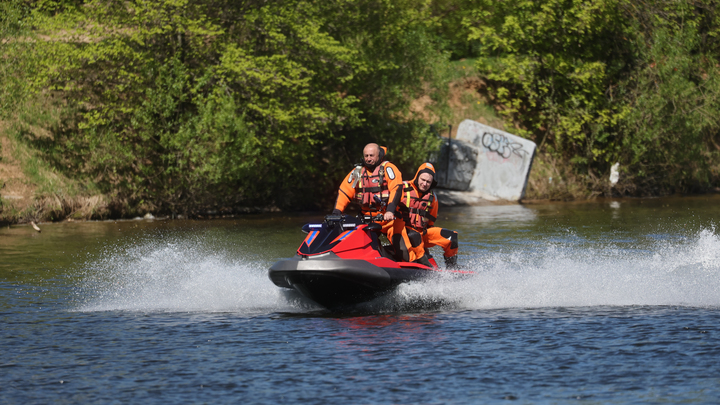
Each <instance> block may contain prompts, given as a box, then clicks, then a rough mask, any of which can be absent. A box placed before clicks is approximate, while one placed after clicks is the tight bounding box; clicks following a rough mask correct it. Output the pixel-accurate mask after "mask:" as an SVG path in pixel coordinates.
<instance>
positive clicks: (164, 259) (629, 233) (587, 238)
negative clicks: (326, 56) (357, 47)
mask: <svg viewBox="0 0 720 405" xmlns="http://www.w3.org/2000/svg"><path fill="white" fill-rule="evenodd" d="M719 203H720V196H703V197H685V198H668V199H643V200H615V201H610V200H608V201H596V202H590V203H579V204H567V203H557V204H543V205H541V204H537V205H501V206H484V207H464V208H452V209H450V208H444V209H442V210H441V214H440V217H439V219H438V225H442V226H444V227H446V228H450V229H455V230H457V231H458V232H459V233H460V237H461V239H460V262H461V264H463V265H465V266H466V268H469V269H472V270H474V271H475V272H476V274H475V275H474V276H472V277H470V278H467V279H462V280H452V279H448V280H445V279H439V280H432V281H426V282H422V283H414V284H407V285H403V286H401V287H400V288H399V289H398V290H397V291H396V292H395V293H394V294H393V295H392V296H391V297H389V298H387V299H384V300H379V301H378V302H374V303H371V304H369V305H367V306H365V307H362V308H358V309H356V310H354V311H351V312H345V313H329V312H326V311H323V310H322V309H319V308H316V307H313V306H312V305H311V304H309V303H307V302H305V301H303V300H302V299H301V298H299V297H297V296H295V295H293V294H286V293H283V292H282V291H280V289H278V288H277V287H275V286H274V285H273V284H272V283H271V282H270V281H269V279H268V277H267V269H268V267H269V266H270V265H271V264H272V263H274V262H275V261H276V260H278V259H281V258H284V257H289V256H292V255H293V254H294V251H295V249H296V248H297V246H298V245H299V244H300V242H301V241H302V239H303V237H304V234H302V233H301V231H300V227H301V226H302V225H303V224H304V223H305V222H309V221H311V220H315V221H316V220H319V219H320V218H321V216H318V215H290V216H289V215H272V216H247V217H241V218H235V219H229V220H210V221H160V220H155V221H117V222H115V221H109V222H91V223H58V224H42V225H41V227H42V232H41V233H37V232H35V231H33V230H32V228H30V227H29V226H14V227H11V228H4V229H1V230H0V320H1V321H2V325H1V328H2V329H1V331H0V403H3V404H6V403H7V404H15V403H17V404H32V403H36V404H47V403H54V404H62V403H163V404H164V403H218V402H219V403H239V402H243V403H245V402H249V403H302V404H327V403H363V404H366V403H424V404H445V403H457V404H465V403H473V404H474V403H520V404H524V403H549V404H558V403H560V404H561V403H572V404H576V403H580V404H628V403H663V404H664V403H681V402H682V403H693V404H697V403H720V327H719V325H720V237H719V236H718V231H717V230H716V226H717V223H718V221H719V220H720V204H719ZM434 254H435V256H436V257H439V256H441V255H442V252H441V251H434ZM440 262H442V260H440Z"/></svg>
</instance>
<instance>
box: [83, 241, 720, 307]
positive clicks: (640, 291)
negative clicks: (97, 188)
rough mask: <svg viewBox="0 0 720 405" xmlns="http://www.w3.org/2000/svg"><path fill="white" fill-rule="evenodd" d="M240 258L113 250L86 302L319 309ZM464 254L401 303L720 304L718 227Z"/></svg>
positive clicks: (192, 250) (167, 249) (191, 251)
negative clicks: (633, 240)
mask: <svg viewBox="0 0 720 405" xmlns="http://www.w3.org/2000/svg"><path fill="white" fill-rule="evenodd" d="M240 249H242V248H241V247H240ZM461 249H462V246H461ZM240 256H242V252H240V253H238V252H228V251H223V250H217V249H214V248H213V247H212V243H208V241H207V240H204V239H202V238H200V237H198V238H196V239H180V240H144V241H139V242H136V243H134V244H131V245H123V246H117V247H111V248H108V249H106V251H105V252H104V254H103V255H102V256H101V257H100V258H97V259H93V260H90V261H88V262H87V263H86V265H85V266H84V267H85V271H84V277H83V279H82V285H81V286H80V288H79V290H78V295H79V297H80V298H79V301H80V303H79V304H78V308H77V309H78V310H80V311H107V310H121V311H199V312H241V313H250V314H252V313H269V312H278V311H280V312H303V311H309V310H315V309H317V307H314V306H312V305H309V304H308V303H307V302H306V301H304V300H302V299H300V298H298V297H297V296H294V295H292V294H286V293H284V292H283V290H282V289H280V288H278V287H276V286H275V285H274V284H273V283H272V282H271V281H270V280H269V279H268V277H267V270H268V268H269V266H270V265H271V264H272V262H273V261H274V259H272V260H269V261H263V260H258V259H246V258H243V257H240ZM460 261H461V262H464V264H465V265H466V266H467V268H468V269H469V270H473V271H474V272H475V273H476V274H475V275H472V276H469V277H466V278H461V279H457V278H450V277H440V278H439V279H432V280H427V281H424V282H415V283H408V284H404V285H401V286H400V287H399V288H398V289H397V291H396V292H395V293H394V295H393V296H392V297H391V298H392V299H393V300H395V301H396V304H399V305H393V306H391V307H395V308H397V307H398V306H399V307H401V308H402V307H407V306H410V307H412V305H411V304H412V303H413V302H426V303H427V302H430V303H442V304H443V305H445V304H448V303H449V304H450V305H451V306H452V307H453V308H463V309H491V308H538V307H582V306H606V305H608V306H628V305H682V306H706V307H707V306H709V307H715V306H720V237H718V235H716V234H715V231H714V230H704V231H701V232H699V233H698V234H697V235H695V236H693V237H689V238H679V239H673V240H671V241H670V240H665V241H658V242H654V245H652V246H643V247H638V248H632V247H627V246H618V245H612V244H610V245H607V246H598V245H595V247H592V248H588V247H587V246H583V247H579V246H578V245H577V244H574V243H571V242H568V243H567V244H563V243H562V242H557V241H552V242H538V243H536V244H535V245H533V246H532V247H519V246H517V245H514V246H513V247H510V248H508V249H507V250H501V251H493V252H477V253H475V254H473V255H463V256H461V258H460Z"/></svg>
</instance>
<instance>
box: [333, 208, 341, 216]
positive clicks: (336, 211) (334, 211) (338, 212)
mask: <svg viewBox="0 0 720 405" xmlns="http://www.w3.org/2000/svg"><path fill="white" fill-rule="evenodd" d="M330 215H342V211H340V210H339V209H337V208H335V209H334V210H333V211H332V214H330Z"/></svg>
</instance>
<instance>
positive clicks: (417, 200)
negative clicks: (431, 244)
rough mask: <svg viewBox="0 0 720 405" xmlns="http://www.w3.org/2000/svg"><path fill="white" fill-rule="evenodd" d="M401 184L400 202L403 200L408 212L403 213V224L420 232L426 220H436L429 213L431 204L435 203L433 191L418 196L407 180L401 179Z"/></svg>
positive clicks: (424, 227)
mask: <svg viewBox="0 0 720 405" xmlns="http://www.w3.org/2000/svg"><path fill="white" fill-rule="evenodd" d="M403 185H404V187H403V197H402V202H404V203H405V206H406V207H407V208H408V212H407V213H405V215H403V219H404V220H405V225H406V226H410V227H412V228H414V229H415V230H417V231H420V232H422V231H425V230H426V229H427V226H428V222H430V221H432V222H435V221H436V220H437V218H435V217H434V216H432V215H430V212H431V211H432V205H433V204H435V201H436V200H437V198H436V197H435V193H434V192H432V191H431V192H429V193H425V195H424V196H422V197H420V196H419V195H418V192H417V190H415V187H413V186H412V185H410V183H409V182H407V181H403Z"/></svg>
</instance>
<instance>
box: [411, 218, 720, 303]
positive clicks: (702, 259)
mask: <svg viewBox="0 0 720 405" xmlns="http://www.w3.org/2000/svg"><path fill="white" fill-rule="evenodd" d="M469 259H470V261H469V263H468V267H470V268H471V269H472V270H474V271H475V272H476V273H477V274H476V275H474V276H472V277H469V278H465V279H460V280H458V279H452V280H450V279H445V280H443V281H441V282H423V283H416V285H413V284H409V285H405V286H402V287H401V288H400V289H399V290H398V294H400V295H401V296H405V298H404V300H412V299H429V300H433V299H440V298H442V297H444V298H445V299H447V300H449V301H450V302H452V303H453V306H455V307H461V308H468V309H481V308H536V307H581V306H604V305H609V306H629V305H679V306H701V307H716V306H720V237H718V236H717V235H715V233H714V230H704V231H701V232H700V233H699V234H697V235H696V236H695V237H692V238H688V239H685V240H680V241H677V240H675V241H672V242H669V241H664V242H657V243H656V244H655V246H652V247H651V248H650V249H648V248H647V247H643V248H637V249H629V248H619V247H617V246H606V247H602V246H600V247H595V248H586V247H584V248H578V246H577V245H567V246H565V245H562V244H558V243H547V244H543V245H541V247H540V248H539V249H535V250H534V251H521V250H516V251H509V252H504V253H492V254H489V255H487V256H482V255H478V256H477V257H474V258H469Z"/></svg>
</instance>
